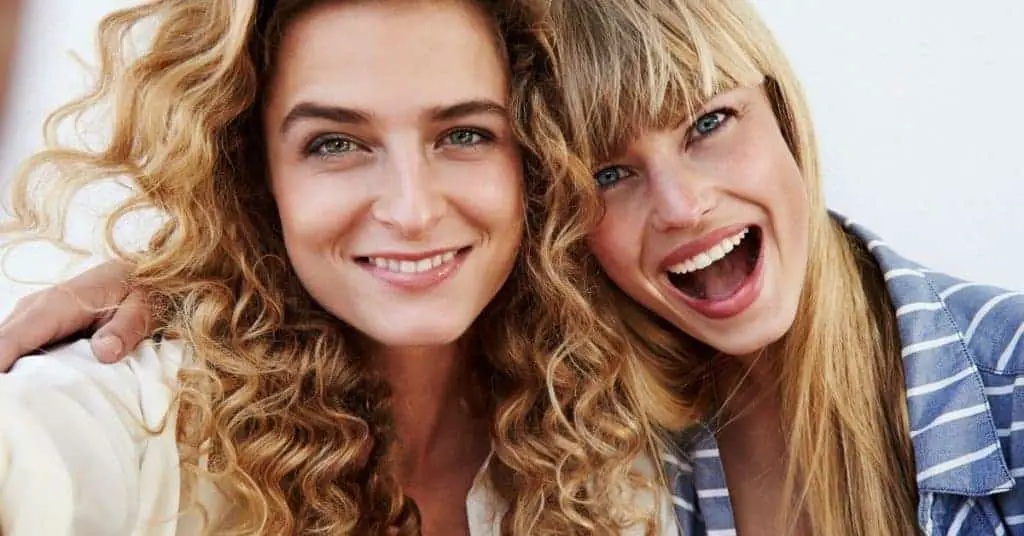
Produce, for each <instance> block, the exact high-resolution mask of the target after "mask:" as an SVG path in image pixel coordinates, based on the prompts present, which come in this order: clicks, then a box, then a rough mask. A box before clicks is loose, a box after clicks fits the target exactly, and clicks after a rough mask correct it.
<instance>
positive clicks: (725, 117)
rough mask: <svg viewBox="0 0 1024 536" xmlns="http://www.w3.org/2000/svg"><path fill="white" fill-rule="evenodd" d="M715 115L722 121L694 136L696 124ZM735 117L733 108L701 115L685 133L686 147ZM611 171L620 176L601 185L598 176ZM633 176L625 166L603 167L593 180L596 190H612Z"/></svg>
mask: <svg viewBox="0 0 1024 536" xmlns="http://www.w3.org/2000/svg"><path fill="white" fill-rule="evenodd" d="M716 115H721V116H722V119H721V120H720V121H719V122H718V124H717V125H716V126H715V128H714V129H713V130H711V131H710V132H707V133H705V134H695V132H696V129H697V124H698V123H699V122H700V121H701V120H703V119H705V118H708V117H712V116H716ZM735 117H736V110H735V109H733V108H728V107H723V108H718V109H716V110H712V111H710V112H707V113H705V114H701V115H700V117H698V118H697V119H696V120H694V121H693V122H692V123H691V124H690V128H689V130H687V131H686V140H685V143H686V147H690V146H691V145H692V144H694V143H698V142H700V141H702V140H705V139H707V138H709V137H711V136H714V135H715V134H717V133H718V131H719V130H721V129H722V127H724V126H725V125H726V124H728V122H729V121H730V120H732V119H733V118H735ZM612 170H614V171H618V172H620V173H618V175H621V176H619V177H617V178H616V179H615V181H614V182H610V183H608V184H601V179H598V178H597V177H598V175H600V174H602V173H605V172H607V171H612ZM623 171H625V173H621V172H623ZM633 175H634V173H633V171H632V170H630V169H628V168H627V167H626V166H608V167H605V168H601V169H599V170H598V171H597V172H595V173H594V179H595V180H596V181H597V183H598V184H597V186H598V188H602V189H608V188H613V187H614V186H616V185H617V184H619V182H621V181H623V180H625V179H628V178H630V177H632V176H633Z"/></svg>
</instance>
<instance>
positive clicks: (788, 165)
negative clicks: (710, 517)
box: [589, 86, 809, 535]
mask: <svg viewBox="0 0 1024 536" xmlns="http://www.w3.org/2000/svg"><path fill="white" fill-rule="evenodd" d="M595 176H596V178H598V179H599V182H602V183H612V185H610V186H606V187H605V188H604V192H603V194H602V195H603V196H604V201H605V203H606V215H605V217H604V219H603V221H601V223H600V225H599V226H598V228H597V229H596V231H595V232H594V233H593V234H592V236H590V238H589V242H590V246H591V248H592V250H593V251H594V253H595V254H596V255H597V257H598V259H599V260H600V262H601V265H602V266H603V267H604V269H605V271H606V272H607V274H608V276H609V277H610V278H611V279H612V280H613V281H614V282H615V283H616V284H617V285H619V287H621V288H622V289H623V290H624V291H625V292H627V293H628V294H629V295H630V296H631V297H633V299H635V300H636V301H637V302H639V303H640V304H642V305H644V306H645V307H647V308H649V309H650V310H652V311H653V312H655V313H657V314H658V315H659V316H661V317H662V318H664V319H665V320H667V321H669V322H671V323H672V324H673V325H674V326H675V327H676V328H678V329H679V331H680V332H681V333H684V334H686V335H689V336H692V337H694V338H696V339H698V340H699V341H701V342H703V343H704V344H705V345H707V346H708V347H710V348H711V349H712V350H714V351H718V352H721V353H723V354H726V355H730V356H734V357H736V358H738V359H740V360H741V361H742V362H744V364H745V365H747V366H748V367H749V370H750V374H749V376H748V377H747V379H746V381H745V382H744V383H743V384H742V385H741V387H740V388H739V389H738V390H737V391H736V392H733V393H722V394H721V396H722V397H723V398H726V397H727V398H728V402H727V403H726V407H725V408H724V409H725V412H726V413H725V414H726V415H727V416H728V419H727V420H726V423H727V424H726V425H725V426H723V427H722V428H721V430H719V431H717V432H716V438H717V440H718V443H719V449H720V453H721V459H722V463H723V466H724V468H725V473H726V477H727V479H728V481H729V491H730V498H731V501H732V505H733V510H734V514H735V517H736V523H737V529H738V532H739V533H740V534H744V535H771V534H782V533H792V532H791V530H790V528H789V527H781V526H777V525H776V524H774V523H772V522H771V520H773V519H777V515H776V514H777V512H779V511H780V510H781V509H783V508H785V507H786V506H785V505H783V504H780V503H779V502H778V500H777V497H778V490H780V489H782V487H783V480H784V478H785V470H786V466H785V463H784V459H785V445H784V437H783V433H782V428H781V420H780V408H779V407H778V404H777V403H776V401H775V400H774V398H773V397H770V396H766V395H765V394H766V393H771V392H774V389H775V384H774V383H773V380H774V378H773V374H772V372H771V370H770V366H769V364H770V363H771V361H772V356H771V355H769V353H768V352H767V351H765V349H766V348H767V347H769V345H771V344H772V343H774V342H776V341H778V340H779V339H780V338H782V336H783V335H784V334H785V333H786V332H787V331H789V329H790V328H791V327H792V325H793V321H794V318H795V316H796V310H797V306H798V304H799V300H800V294H801V291H802V288H803V284H804V278H805V271H806V265H807V258H808V229H807V223H806V222H807V218H808V210H809V209H808V203H807V199H806V195H805V189H804V184H803V178H802V175H801V173H800V169H799V167H798V166H797V164H796V161H795V159H794V157H793V155H792V153H791V152H790V150H789V148H788V146H787V145H786V142H785V140H784V138H783V136H782V133H781V131H780V130H779V126H778V122H777V120H776V118H775V115H774V113H773V111H772V107H771V105H770V102H769V101H768V98H767V96H766V95H765V94H764V92H763V91H762V89H761V87H760V86H757V87H748V88H740V89H736V90H732V91H728V92H725V93H722V94H720V95H718V96H717V97H715V98H713V99H712V100H711V101H709V102H708V103H707V105H706V106H705V107H704V108H703V110H702V111H701V112H700V113H699V114H698V115H697V117H696V118H695V119H694V120H693V121H686V122H684V123H682V126H681V127H679V128H676V129H672V130H662V131H647V132H643V133H641V134H640V135H639V136H638V137H637V138H636V139H635V140H634V141H633V142H632V143H631V144H630V145H629V146H628V147H626V148H625V150H624V151H623V152H622V153H621V154H620V155H617V156H616V157H615V158H613V159H611V160H610V161H609V162H608V163H606V164H604V165H602V166H599V168H598V171H597V173H596V174H595ZM749 226H757V227H759V228H760V229H761V231H762V233H763V234H762V236H763V239H762V250H761V251H762V253H761V255H762V257H763V259H762V269H761V270H762V272H761V275H760V281H757V282H756V284H757V285H759V291H758V292H757V294H756V297H755V298H754V300H753V301H752V303H750V305H749V306H748V307H746V308H745V309H744V310H742V311H741V312H739V313H738V314H735V315H733V316H730V317H728V318H709V317H708V316H706V315H705V314H703V313H702V312H701V311H700V310H698V309H695V308H693V307H691V306H690V304H689V302H688V301H687V300H686V299H684V298H682V297H681V296H680V293H679V291H678V290H677V289H675V287H673V286H672V285H671V284H670V283H669V281H668V278H667V276H666V272H665V264H664V259H665V258H666V257H667V256H668V255H669V254H670V253H671V252H673V251H675V250H677V249H678V248H680V247H681V246H683V245H685V244H688V243H691V242H693V241H695V240H699V239H701V238H703V237H705V236H707V235H708V234H709V233H713V232H715V231H716V230H720V229H732V228H736V227H739V228H743V227H749Z"/></svg>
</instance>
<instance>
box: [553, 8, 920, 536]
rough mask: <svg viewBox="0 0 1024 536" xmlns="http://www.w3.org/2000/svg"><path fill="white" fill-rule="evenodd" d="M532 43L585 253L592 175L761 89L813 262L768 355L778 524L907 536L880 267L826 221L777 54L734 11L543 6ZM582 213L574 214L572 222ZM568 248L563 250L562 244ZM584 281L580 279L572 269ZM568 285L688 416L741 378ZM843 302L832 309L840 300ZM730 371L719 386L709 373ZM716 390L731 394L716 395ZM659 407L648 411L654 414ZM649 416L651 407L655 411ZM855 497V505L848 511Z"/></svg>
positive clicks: (559, 201)
mask: <svg viewBox="0 0 1024 536" xmlns="http://www.w3.org/2000/svg"><path fill="white" fill-rule="evenodd" d="M549 4H550V6H549V9H550V12H549V13H548V14H547V16H546V18H547V20H548V21H549V22H548V24H547V26H546V31H545V32H544V37H543V39H542V43H544V46H545V49H546V51H547V55H548V56H549V57H550V72H549V73H547V74H544V75H542V76H544V77H548V78H550V79H551V80H553V82H552V83H551V84H550V86H549V87H548V88H547V89H546V90H545V91H544V92H538V93H537V100H538V101H539V103H538V104H537V105H536V107H535V109H534V112H533V113H535V114H537V115H538V116H541V117H543V118H544V121H548V122H550V123H551V124H552V126H551V128H550V129H548V130H547V131H546V132H547V133H548V134H549V136H550V138H551V140H549V141H548V142H546V143H544V144H542V145H540V146H538V149H539V150H540V151H541V152H544V151H546V150H548V149H549V148H552V147H558V149H557V150H556V153H555V155H556V157H557V156H560V155H567V156H568V158H567V159H566V160H565V161H564V162H563V163H562V164H561V165H559V166H554V165H553V166H551V167H552V169H556V170H557V171H558V173H556V174H554V176H553V177H552V180H553V186H552V189H551V194H550V195H551V196H552V197H553V198H554V199H555V200H556V201H554V205H555V206H584V207H588V209H587V211H586V213H585V214H583V213H582V212H579V213H572V212H570V211H566V210H555V211H554V214H555V215H556V216H557V217H562V218H564V219H563V220H562V221H561V222H559V223H557V224H555V226H556V227H558V228H561V229H572V231H571V232H569V231H566V232H565V236H566V241H567V242H569V243H571V242H572V241H575V245H574V247H575V248H576V249H575V250H574V251H576V252H577V254H578V255H580V256H581V258H582V259H583V262H591V263H593V262H595V261H593V259H592V258H591V255H590V254H589V253H588V251H587V249H586V247H585V243H584V241H583V239H584V237H585V235H586V234H587V232H588V230H589V229H592V228H593V225H595V224H596V223H597V222H598V221H599V218H600V213H601V195H600V192H599V190H598V188H597V186H596V183H595V181H594V179H593V175H592V166H595V165H598V164H600V163H601V162H603V161H605V160H606V159H607V158H609V157H612V156H614V155H615V154H616V153H617V152H618V151H619V150H621V149H622V148H623V147H624V146H625V145H626V144H628V143H629V141H630V140H631V139H635V137H636V136H638V135H639V134H640V133H641V132H643V131H644V130H645V129H648V128H662V127H668V126H674V125H678V124H680V122H681V121H682V120H683V119H685V118H686V117H694V113H695V112H696V111H697V110H699V109H700V108H701V107H702V106H703V105H704V103H706V102H707V101H708V100H710V99H711V98H713V97H714V96H715V95H716V94H718V93H720V92H723V91H728V90H730V89H733V88H737V87H750V86H753V85H756V84H760V83H763V84H764V85H763V87H764V88H765V92H766V93H767V96H768V98H769V101H770V102H771V104H772V106H773V108H774V112H775V114H776V117H777V119H778V123H779V127H780V129H781V131H782V135H783V136H784V138H785V140H786V142H787V144H788V146H789V148H790V150H791V152H792V154H793V156H794V158H795V160H796V162H797V164H798V165H799V167H800V169H801V171H802V175H803V177H804V184H805V190H806V195H807V199H808V203H809V207H810V211H809V212H810V218H809V221H808V222H807V225H808V228H809V229H810V245H809V264H808V272H807V277H806V282H805V286H804V291H803V295H802V296H801V301H800V306H799V309H798V313H797V317H796V320H795V322H794V325H793V327H792V328H791V330H790V331H789V332H788V333H787V334H786V336H785V337H783V339H782V340H780V341H779V342H778V343H776V345H775V347H773V348H772V349H771V351H772V355H777V356H779V357H780V359H779V360H778V361H777V362H773V363H772V366H775V367H777V373H778V378H779V380H778V387H779V392H778V393H777V395H778V396H779V398H780V400H781V402H782V407H783V412H784V414H783V415H782V419H783V423H784V426H785V431H786V433H787V435H788V437H787V440H786V444H787V448H788V450H789V452H788V455H789V457H788V459H789V460H793V461H798V462H799V463H791V464H789V466H788V469H787V482H786V488H785V489H784V490H782V493H783V501H782V504H793V505H794V508H792V509H786V510H785V511H784V512H782V513H781V516H782V517H783V519H782V521H783V523H786V524H787V525H789V526H794V524H795V523H798V522H800V521H801V520H800V519H799V518H801V517H803V516H804V514H806V522H807V523H808V524H809V528H810V529H811V532H812V533H814V534H829V535H833V534H835V535H840V534H851V535H853V534H879V535H892V536H896V535H911V534H916V533H917V529H916V528H915V510H914V505H915V503H916V488H915V483H916V478H915V472H914V463H913V451H912V446H911V442H910V437H909V426H908V417H907V409H906V403H905V397H904V388H905V387H904V382H903V375H902V360H901V357H900V344H899V339H898V333H897V331H896V328H895V316H894V313H893V310H892V306H891V304H890V303H889V299H888V295H887V293H886V291H885V288H884V284H883V281H882V275H881V273H880V270H879V268H878V267H877V265H876V264H875V263H874V262H873V260H872V259H871V256H870V254H868V253H867V251H866V250H865V248H864V247H863V246H860V245H859V244H858V243H857V242H856V240H854V239H851V238H850V237H848V236H847V235H846V234H845V232H844V230H843V229H842V227H841V225H839V224H838V223H836V222H835V221H833V220H832V218H831V217H830V215H829V213H828V211H827V209H826V206H825V200H824V195H823V192H822V186H821V177H820V170H819V163H818V149H817V146H816V142H815V137H814V131H813V128H812V125H811V121H810V113H809V111H808V109H807V105H806V102H805V100H804V97H803V94H802V92H801V90H800V87H799V85H798V83H797V81H796V77H795V76H794V74H793V73H792V71H791V69H790V67H789V64H788V62H787V61H786V59H785V56H784V54H783V53H782V51H781V50H780V48H779V46H778V45H777V44H776V42H775V40H774V38H773V37H772V35H771V33H770V31H769V30H768V28H767V27H766V26H765V25H764V23H763V22H762V21H761V19H760V17H759V16H758V14H757V13H756V12H755V10H754V9H753V8H752V7H751V6H750V5H749V3H748V2H747V1H745V0H715V1H713V2H708V1H704V0H650V1H647V2H642V3H641V2H635V1H634V0H551V1H550V2H549ZM581 215H583V216H586V217H580V216H581ZM567 247H571V246H567ZM583 275H586V272H584V274H583ZM576 283H577V284H579V285H582V286H584V287H587V288H596V289H599V290H597V291H595V292H594V295H595V296H596V297H597V298H596V299H595V302H594V303H595V308H596V309H598V310H599V311H601V313H600V314H601V315H602V316H603V317H605V318H608V319H609V322H615V323H616V324H617V329H618V330H619V331H621V332H622V333H625V334H627V336H628V337H629V339H630V341H631V344H632V346H633V347H634V348H636V349H637V350H636V351H637V352H638V353H639V354H641V356H642V358H643V359H644V360H645V362H647V363H649V364H650V365H651V367H652V370H654V371H657V375H656V376H657V377H660V378H662V379H664V380H667V381H669V382H670V385H671V387H672V389H674V391H675V393H676V395H677V400H676V404H677V405H678V406H682V407H684V408H688V412H689V413H688V414H689V416H690V417H693V418H696V417H699V416H701V415H707V414H709V413H710V412H712V411H715V410H716V409H718V408H716V407H715V404H716V401H715V394H714V392H713V391H714V387H713V386H714V381H712V379H713V377H715V378H716V379H717V380H718V381H719V382H733V384H734V382H735V381H738V378H739V375H740V374H742V371H740V370H735V368H736V367H738V365H734V366H733V368H734V370H728V368H729V367H728V363H727V362H728V361H729V358H728V357H727V356H721V357H722V358H721V359H718V358H719V357H720V356H718V355H717V353H716V352H714V351H713V349H709V348H707V347H704V346H703V345H701V344H700V343H699V342H697V341H695V340H693V339H691V338H689V337H687V336H686V335H685V334H683V333H680V332H679V330H678V329H676V328H675V327H674V326H671V325H670V324H669V323H668V322H666V321H665V320H664V319H662V318H660V317H658V316H657V315H655V314H653V313H651V312H649V311H647V310H646V309H643V308H642V307H641V306H640V305H639V304H637V303H636V302H635V301H633V300H632V299H631V298H630V297H629V296H627V295H625V294H624V293H623V292H622V291H621V290H619V289H618V288H616V287H615V285H614V284H613V283H612V282H611V281H610V280H609V279H608V278H607V276H605V275H603V274H600V273H598V272H595V273H594V275H592V276H591V277H589V278H581V279H577V280H576ZM837 296H841V297H842V299H838V298H837ZM723 362H726V371H727V374H726V375H725V376H722V375H721V374H720V373H721V372H722V370H721V369H720V367H721V366H722V364H723ZM726 387H727V389H730V388H732V387H734V385H727V386H726ZM655 409H657V408H655ZM659 411H661V410H659ZM850 497H855V498H856V500H855V501H852V502H851V501H850V500H849V499H850Z"/></svg>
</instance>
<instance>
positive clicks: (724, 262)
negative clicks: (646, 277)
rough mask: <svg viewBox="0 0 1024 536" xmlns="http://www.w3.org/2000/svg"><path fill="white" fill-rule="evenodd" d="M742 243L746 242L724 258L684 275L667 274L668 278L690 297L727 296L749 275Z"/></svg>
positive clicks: (705, 298)
mask: <svg viewBox="0 0 1024 536" xmlns="http://www.w3.org/2000/svg"><path fill="white" fill-rule="evenodd" d="M748 241H749V240H748ZM745 242H747V241H745ZM744 245H746V244H741V247H738V248H736V249H734V250H732V251H731V252H729V254H728V255H726V256H725V257H724V258H722V259H720V260H719V261H717V262H715V263H714V264H712V265H711V266H708V267H707V268H705V269H703V270H697V271H696V272H691V273H689V274H686V275H676V274H669V280H670V281H671V282H672V284H673V285H675V286H676V288H678V289H679V290H681V291H682V292H683V293H684V294H686V295H687V296H690V297H692V298H697V299H700V300H711V301H715V300H722V299H725V298H728V297H730V296H732V295H733V294H734V293H735V292H736V290H737V289H739V288H740V285H742V284H743V280H744V279H746V277H747V276H748V275H750V271H751V266H750V261H749V260H748V256H749V253H748V252H747V251H746V249H747V248H746V247H743V246H744Z"/></svg>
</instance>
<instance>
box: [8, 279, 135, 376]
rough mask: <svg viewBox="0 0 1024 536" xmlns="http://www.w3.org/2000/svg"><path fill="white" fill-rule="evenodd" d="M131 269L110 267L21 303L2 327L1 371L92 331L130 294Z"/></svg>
mask: <svg viewBox="0 0 1024 536" xmlns="http://www.w3.org/2000/svg"><path fill="white" fill-rule="evenodd" d="M127 273H128V267H127V266H126V265H123V264H119V263H106V264H102V265H100V266H98V267H96V268H92V269H90V270H87V271H85V272H83V273H81V274H80V275H78V276H76V277H74V278H72V279H70V280H68V281H66V282H64V283H62V284H59V285H56V286H53V287H50V288H47V289H44V290H41V291H38V292H34V293H32V294H29V295H28V296H25V297H24V298H22V299H20V300H18V303H17V304H16V305H15V307H14V310H13V311H12V313H11V314H10V315H9V316H8V317H7V320H6V321H5V322H4V323H3V324H0V371H6V370H8V369H10V367H11V365H12V364H13V363H14V362H15V361H16V360H17V359H18V358H20V357H22V356H24V355H26V354H28V353H31V352H33V351H34V350H36V349H38V348H40V347H43V346H47V345H49V344H53V343H55V342H58V341H60V340H61V339H64V338H67V337H70V336H71V335H74V334H76V333H78V332H79V331H81V330H84V329H88V328H89V327H91V326H93V325H94V323H95V322H96V321H97V320H98V319H99V318H101V316H102V315H103V314H105V313H104V311H106V310H109V309H110V308H113V307H116V306H117V304H118V303H120V302H121V300H122V299H124V297H125V295H126V294H127V292H128V290H127V286H126V284H125V279H126V278H127Z"/></svg>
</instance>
